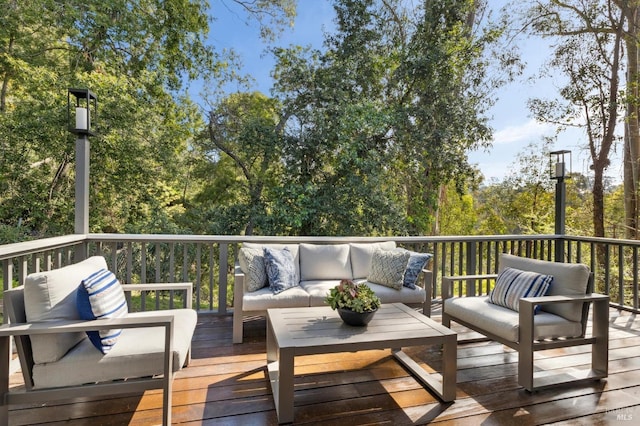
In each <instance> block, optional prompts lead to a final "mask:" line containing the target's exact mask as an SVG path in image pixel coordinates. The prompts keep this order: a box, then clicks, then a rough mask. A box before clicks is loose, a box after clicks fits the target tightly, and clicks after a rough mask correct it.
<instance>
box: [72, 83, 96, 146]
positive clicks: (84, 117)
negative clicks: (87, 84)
mask: <svg viewBox="0 0 640 426" xmlns="http://www.w3.org/2000/svg"><path fill="white" fill-rule="evenodd" d="M72 97H73V99H72ZM71 111H74V112H75V113H74V116H75V120H74V121H72V119H71ZM97 117H98V99H97V98H96V95H94V94H93V93H91V91H90V90H89V89H69V92H68V93H67V122H68V123H69V131H70V132H71V133H75V134H76V135H91V136H93V135H94V134H93V132H92V131H91V120H92V119H94V120H95V119H96V118H97Z"/></svg>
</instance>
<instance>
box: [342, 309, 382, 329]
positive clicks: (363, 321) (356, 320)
mask: <svg viewBox="0 0 640 426" xmlns="http://www.w3.org/2000/svg"><path fill="white" fill-rule="evenodd" d="M377 311H378V310H377V309H376V310H375V311H371V312H362V313H360V312H354V311H352V310H350V309H342V308H338V315H340V318H342V321H344V323H345V324H347V325H353V326H356V327H363V326H365V325H367V324H369V321H371V319H372V318H373V315H374V314H375V313H376V312H377Z"/></svg>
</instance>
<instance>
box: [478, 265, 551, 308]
mask: <svg viewBox="0 0 640 426" xmlns="http://www.w3.org/2000/svg"><path fill="white" fill-rule="evenodd" d="M552 280H553V277H552V276H551V275H543V274H539V273H537V272H531V271H521V270H519V269H514V268H508V267H507V268H504V269H503V270H502V271H500V273H499V274H498V278H497V279H496V285H495V286H494V287H493V289H492V290H491V291H490V292H489V299H488V301H489V303H493V304H495V305H500V306H504V307H505V308H509V309H512V310H514V311H518V310H519V309H518V308H519V306H520V299H521V298H523V297H539V296H544V295H545V294H546V293H547V289H548V288H549V284H550V283H551V281H552ZM538 308H539V305H537V306H536V307H535V310H536V312H537V311H538V310H539V309H538Z"/></svg>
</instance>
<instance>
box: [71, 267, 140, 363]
mask: <svg viewBox="0 0 640 426" xmlns="http://www.w3.org/2000/svg"><path fill="white" fill-rule="evenodd" d="M76 305H77V306H78V313H79V314H80V318H82V319H84V320H94V319H102V318H120V317H124V316H126V315H127V313H128V309H127V301H126V299H125V297H124V291H123V290H122V286H121V285H120V281H118V279H117V278H116V276H115V275H114V274H113V273H112V272H111V271H109V270H107V269H100V270H99V271H97V272H94V273H93V274H91V275H89V276H88V277H87V278H85V279H84V280H82V282H81V283H80V285H79V286H78V292H77V296H76ZM121 332H122V330H121V329H114V330H100V331H87V336H89V339H90V340H91V343H93V345H94V346H95V347H96V348H98V350H99V351H100V352H102V353H103V354H106V353H107V352H109V350H111V348H112V347H113V345H115V344H116V341H117V340H118V337H119V336H120V333H121Z"/></svg>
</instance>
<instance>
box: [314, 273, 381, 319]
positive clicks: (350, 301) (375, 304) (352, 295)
mask: <svg viewBox="0 0 640 426" xmlns="http://www.w3.org/2000/svg"><path fill="white" fill-rule="evenodd" d="M325 303H327V304H328V305H330V306H331V309H334V310H335V309H338V308H340V309H350V310H352V311H354V312H358V313H363V312H371V311H375V310H376V309H378V308H379V307H380V304H381V302H380V299H379V298H378V296H376V293H375V292H374V291H373V290H371V287H369V286H368V285H366V284H364V283H361V284H356V283H354V282H353V281H351V280H346V279H345V280H342V281H340V284H338V285H337V286H335V287H334V288H332V289H331V290H330V291H329V294H328V295H327V297H326V299H325Z"/></svg>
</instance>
